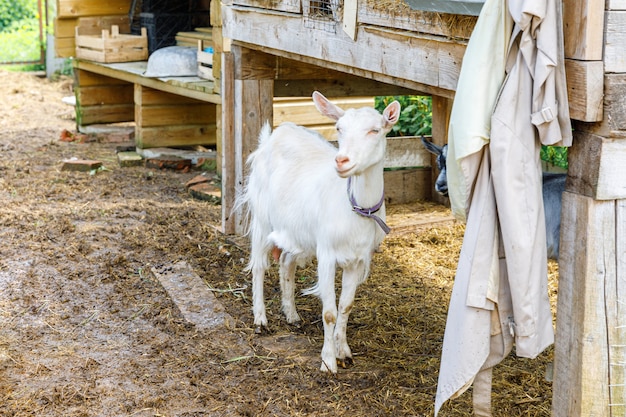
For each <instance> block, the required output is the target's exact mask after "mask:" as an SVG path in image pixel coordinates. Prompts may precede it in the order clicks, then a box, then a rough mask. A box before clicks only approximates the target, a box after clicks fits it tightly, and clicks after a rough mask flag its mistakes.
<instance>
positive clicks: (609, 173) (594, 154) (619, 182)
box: [566, 131, 626, 200]
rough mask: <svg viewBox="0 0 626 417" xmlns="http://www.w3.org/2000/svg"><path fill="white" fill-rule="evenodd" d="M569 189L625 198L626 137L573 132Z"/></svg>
mask: <svg viewBox="0 0 626 417" xmlns="http://www.w3.org/2000/svg"><path fill="white" fill-rule="evenodd" d="M568 160H569V169H568V178H567V184H566V189H567V190H568V191H570V192H574V193H577V194H581V195H585V196H588V197H592V198H595V199H596V200H613V199H624V198H626V140H623V139H606V138H603V137H601V136H597V135H594V134H591V133H586V132H580V131H574V144H573V145H572V147H571V148H570V149H569V152H568Z"/></svg>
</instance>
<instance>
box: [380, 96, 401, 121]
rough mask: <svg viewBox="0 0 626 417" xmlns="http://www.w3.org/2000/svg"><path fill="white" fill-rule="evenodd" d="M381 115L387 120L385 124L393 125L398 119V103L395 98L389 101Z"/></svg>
mask: <svg viewBox="0 0 626 417" xmlns="http://www.w3.org/2000/svg"><path fill="white" fill-rule="evenodd" d="M383 117H384V118H385V121H386V122H387V126H393V125H395V124H396V123H397V122H398V120H399V119H400V103H398V101H397V100H394V101H393V102H392V103H390V104H389V105H388V106H387V107H386V108H385V110H384V111H383Z"/></svg>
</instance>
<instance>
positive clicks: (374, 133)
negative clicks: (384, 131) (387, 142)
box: [370, 129, 380, 135]
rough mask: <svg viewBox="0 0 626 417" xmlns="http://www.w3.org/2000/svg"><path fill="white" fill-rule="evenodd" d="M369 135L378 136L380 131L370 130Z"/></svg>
mask: <svg viewBox="0 0 626 417" xmlns="http://www.w3.org/2000/svg"><path fill="white" fill-rule="evenodd" d="M370 133H371V134H372V135H378V134H379V133H380V129H372V130H370Z"/></svg>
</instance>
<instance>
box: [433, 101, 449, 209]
mask: <svg viewBox="0 0 626 417" xmlns="http://www.w3.org/2000/svg"><path fill="white" fill-rule="evenodd" d="M432 97H433V126H432V134H433V143H434V144H436V145H439V146H443V145H445V144H446V143H447V142H448V125H449V124H450V114H451V113H452V102H453V99H451V98H446V97H441V96H432ZM430 160H431V164H430V166H431V167H432V170H433V175H432V187H431V189H432V190H434V189H435V181H436V180H437V176H438V175H439V170H438V169H437V161H436V157H435V156H434V155H432V156H431V159H430ZM432 196H433V197H432V200H433V201H436V202H437V203H440V204H445V205H449V204H450V202H449V200H448V198H447V197H444V196H442V195H441V194H439V193H437V192H432Z"/></svg>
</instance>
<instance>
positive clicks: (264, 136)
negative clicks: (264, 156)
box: [259, 120, 272, 145]
mask: <svg viewBox="0 0 626 417" xmlns="http://www.w3.org/2000/svg"><path fill="white" fill-rule="evenodd" d="M271 135H272V125H270V121H269V120H266V121H265V123H264V124H263V127H262V128H261V133H259V145H261V144H262V143H264V142H267V140H268V139H269V137H270V136H271Z"/></svg>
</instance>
